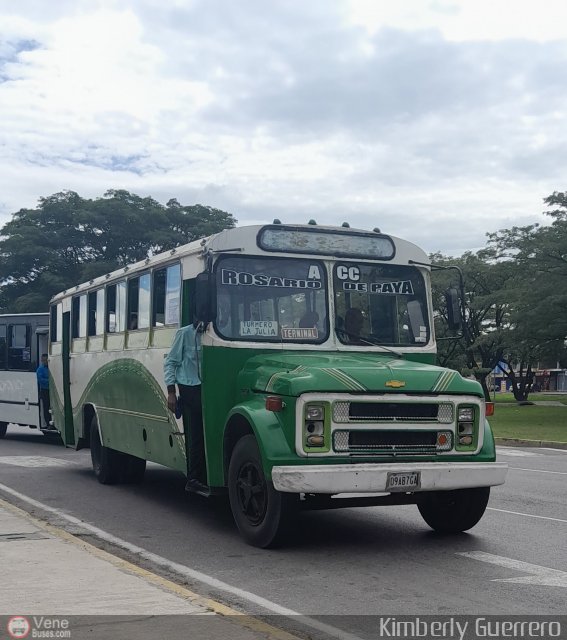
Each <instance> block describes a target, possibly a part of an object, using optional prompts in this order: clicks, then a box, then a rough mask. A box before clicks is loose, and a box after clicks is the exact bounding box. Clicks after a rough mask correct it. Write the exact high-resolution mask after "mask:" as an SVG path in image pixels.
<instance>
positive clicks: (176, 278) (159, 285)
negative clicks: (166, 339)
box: [152, 264, 181, 327]
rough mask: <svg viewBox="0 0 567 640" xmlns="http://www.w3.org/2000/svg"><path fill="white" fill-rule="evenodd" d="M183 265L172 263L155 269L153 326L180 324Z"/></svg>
mask: <svg viewBox="0 0 567 640" xmlns="http://www.w3.org/2000/svg"><path fill="white" fill-rule="evenodd" d="M180 292H181V266H180V265H179V264H174V265H171V266H170V267H166V268H165V269H158V270H157V271H154V285H153V291H152V296H153V304H152V310H153V311H152V326H154V327H161V326H164V325H177V324H179V299H180Z"/></svg>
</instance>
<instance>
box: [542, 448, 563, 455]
mask: <svg viewBox="0 0 567 640" xmlns="http://www.w3.org/2000/svg"><path fill="white" fill-rule="evenodd" d="M540 449H543V450H544V451H555V452H556V453H565V454H567V449H554V448H553V447H540Z"/></svg>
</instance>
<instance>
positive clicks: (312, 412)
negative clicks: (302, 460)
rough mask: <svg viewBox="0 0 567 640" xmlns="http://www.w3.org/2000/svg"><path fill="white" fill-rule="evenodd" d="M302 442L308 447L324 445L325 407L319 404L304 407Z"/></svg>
mask: <svg viewBox="0 0 567 640" xmlns="http://www.w3.org/2000/svg"><path fill="white" fill-rule="evenodd" d="M304 416H305V420H304V424H303V429H304V442H305V445H306V446H307V447H309V448H311V447H324V446H325V407H324V406H323V405H320V404H312V405H309V404H308V405H307V406H306V407H305V413H304Z"/></svg>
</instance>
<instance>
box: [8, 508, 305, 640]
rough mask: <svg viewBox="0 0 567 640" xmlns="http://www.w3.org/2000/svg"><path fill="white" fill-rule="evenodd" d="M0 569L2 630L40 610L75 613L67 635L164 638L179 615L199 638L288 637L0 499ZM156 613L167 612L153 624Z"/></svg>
mask: <svg viewBox="0 0 567 640" xmlns="http://www.w3.org/2000/svg"><path fill="white" fill-rule="evenodd" d="M0 574H1V579H0V616H2V617H6V619H2V620H0V624H1V627H0V637H4V635H3V633H4V632H5V630H6V624H7V619H8V617H11V616H26V617H27V618H28V619H29V620H30V621H31V624H32V629H33V628H34V627H33V625H34V624H35V623H34V621H37V617H38V616H49V617H51V618H55V617H59V618H60V617H61V616H65V617H68V616H80V617H81V618H72V619H71V621H70V624H71V626H70V627H69V629H70V631H71V634H70V635H69V636H68V637H71V638H79V637H87V632H88V637H89V638H92V639H95V638H98V637H109V635H108V634H109V633H110V634H111V636H112V637H113V638H136V639H143V638H155V637H156V631H157V636H158V637H164V636H163V635H162V634H163V632H164V631H166V634H169V637H172V636H171V635H170V634H171V632H172V631H174V629H171V624H172V621H175V620H179V622H180V623H182V624H183V630H184V632H185V633H184V634H183V635H184V636H185V637H188V636H187V635H186V634H187V633H188V632H189V636H193V635H194V634H195V633H198V634H199V637H200V638H226V637H230V638H234V639H235V640H257V639H259V638H270V637H271V638H278V639H279V640H283V639H284V638H285V639H286V640H288V639H291V638H293V636H291V635H290V634H287V633H285V632H283V631H280V630H278V629H276V628H275V627H272V626H270V625H268V624H265V623H263V622H260V621H257V620H255V619H253V618H249V617H248V616H243V615H240V614H238V612H237V611H235V610H232V609H230V608H228V607H225V606H224V605H222V604H220V603H217V602H215V601H213V600H209V599H207V598H205V597H202V596H199V595H198V594H196V593H193V592H191V591H189V590H188V589H186V588H184V587H182V586H180V585H178V584H176V583H173V582H171V581H169V580H167V579H165V578H162V577H161V576H158V575H157V574H154V573H152V572H150V571H147V570H145V569H142V568H140V567H137V566H135V565H132V564H131V563H129V562H126V561H125V560H122V559H120V558H118V557H116V556H113V555H112V554H109V553H107V552H106V551H102V550H101V549H98V548H97V547H94V546H92V545H90V544H89V543H87V542H84V541H82V540H81V539H79V538H77V537H75V536H72V535H71V534H68V533H66V532H65V531H63V530H60V529H57V528H55V527H52V526H50V525H47V524H44V523H42V522H40V521H38V520H35V519H34V518H33V517H32V516H29V515H27V514H25V512H22V511H21V510H20V509H18V508H17V507H13V506H12V505H9V504H8V503H6V502H4V501H3V500H0ZM106 616H123V617H124V618H123V619H122V618H113V619H112V618H109V619H106V618H105V617H106ZM154 616H168V617H167V618H164V619H159V620H158V622H159V624H156V619H155V618H154ZM74 626H75V629H73V627H74ZM156 626H157V627H158V628H157V629H156ZM97 627H98V629H97ZM110 630H111V631H110ZM97 631H98V633H97ZM99 633H100V634H102V635H99ZM83 634H85V635H83ZM20 637H24V636H20ZM29 637H32V634H31V633H30V635H29Z"/></svg>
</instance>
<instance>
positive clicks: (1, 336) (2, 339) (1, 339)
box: [0, 324, 6, 369]
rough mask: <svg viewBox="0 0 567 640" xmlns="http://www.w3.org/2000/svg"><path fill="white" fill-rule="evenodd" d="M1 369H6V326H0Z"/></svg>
mask: <svg viewBox="0 0 567 640" xmlns="http://www.w3.org/2000/svg"><path fill="white" fill-rule="evenodd" d="M0 369H6V325H5V324H0Z"/></svg>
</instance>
